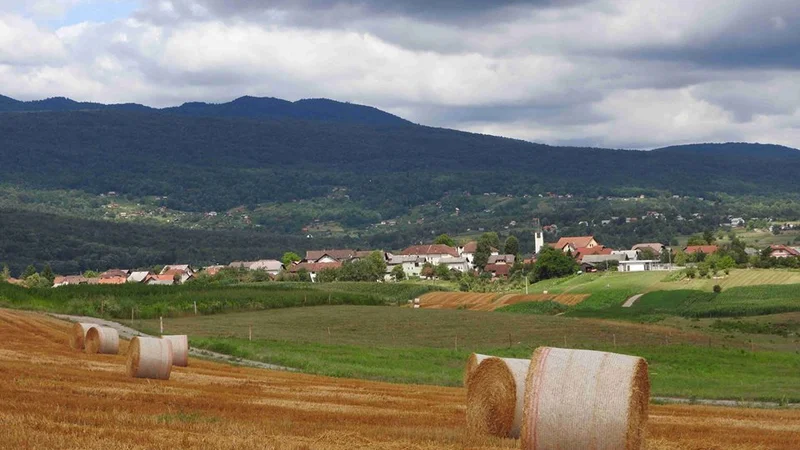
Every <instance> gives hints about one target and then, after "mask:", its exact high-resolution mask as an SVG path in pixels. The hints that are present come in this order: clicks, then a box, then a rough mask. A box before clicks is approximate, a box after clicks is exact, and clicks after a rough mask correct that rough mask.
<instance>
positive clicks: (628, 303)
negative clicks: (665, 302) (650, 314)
mask: <svg viewBox="0 0 800 450" xmlns="http://www.w3.org/2000/svg"><path fill="white" fill-rule="evenodd" d="M643 295H644V294H636V295H634V296H633V297H631V298H629V299H627V300H625V303H623V304H622V307H623V308H630V307H631V306H633V304H634V303H636V301H637V300H639V299H640V298H642V296H643Z"/></svg>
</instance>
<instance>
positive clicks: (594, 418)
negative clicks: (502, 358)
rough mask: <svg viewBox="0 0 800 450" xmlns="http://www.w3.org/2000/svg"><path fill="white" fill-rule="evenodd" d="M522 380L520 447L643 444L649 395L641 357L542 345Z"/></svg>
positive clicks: (633, 448) (606, 448)
mask: <svg viewBox="0 0 800 450" xmlns="http://www.w3.org/2000/svg"><path fill="white" fill-rule="evenodd" d="M526 384H527V388H526V390H525V408H524V420H523V425H522V449H523V450H533V449H535V450H550V449H566V448H586V449H595V450H623V449H624V450H639V449H641V448H643V447H644V440H645V426H646V424H647V405H648V402H649V401H650V379H649V377H648V373H647V361H645V360H644V359H642V358H638V357H635V356H627V355H618V354H615V353H606V352H596V351H589V350H568V349H561V348H551V347H540V348H538V349H536V351H534V352H533V356H532V357H531V365H530V368H529V369H528V376H527V383H526Z"/></svg>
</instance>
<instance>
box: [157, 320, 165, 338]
mask: <svg viewBox="0 0 800 450" xmlns="http://www.w3.org/2000/svg"><path fill="white" fill-rule="evenodd" d="M158 322H159V328H160V329H161V334H164V316H159V318H158Z"/></svg>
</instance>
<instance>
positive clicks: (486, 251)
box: [473, 238, 492, 270]
mask: <svg viewBox="0 0 800 450" xmlns="http://www.w3.org/2000/svg"><path fill="white" fill-rule="evenodd" d="M491 255H492V247H491V246H490V245H489V243H488V242H487V241H486V240H485V239H483V238H481V239H480V240H478V246H477V248H476V249H475V258H474V260H473V264H475V267H477V268H479V269H480V270H483V268H484V267H486V264H489V256H491Z"/></svg>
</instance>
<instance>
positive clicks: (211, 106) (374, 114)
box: [0, 95, 411, 125]
mask: <svg viewBox="0 0 800 450" xmlns="http://www.w3.org/2000/svg"><path fill="white" fill-rule="evenodd" d="M66 111H142V112H161V113H164V114H174V115H181V116H197V117H242V118H256V119H287V118H289V119H299V120H320V121H330V122H345V123H362V124H371V125H410V124H411V122H408V121H407V120H405V119H402V118H400V117H397V116H395V115H392V114H389V113H387V112H384V111H381V110H379V109H377V108H374V107H371V106H364V105H357V104H353V103H343V102H337V101H334V100H329V99H325V98H314V99H303V100H298V101H296V102H290V101H287V100H281V99H278V98H271V97H250V96H244V97H239V98H237V99H235V100H233V101H231V102H227V103H204V102H188V103H184V104H183V105H181V106H174V107H168V108H152V107H149V106H144V105H140V104H137V103H122V104H109V105H106V104H102V103H92V102H77V101H75V100H72V99H69V98H65V97H53V98H48V99H45V100H36V101H28V102H23V101H19V100H15V99H13V98H10V97H6V96H2V95H0V112H66Z"/></svg>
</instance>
